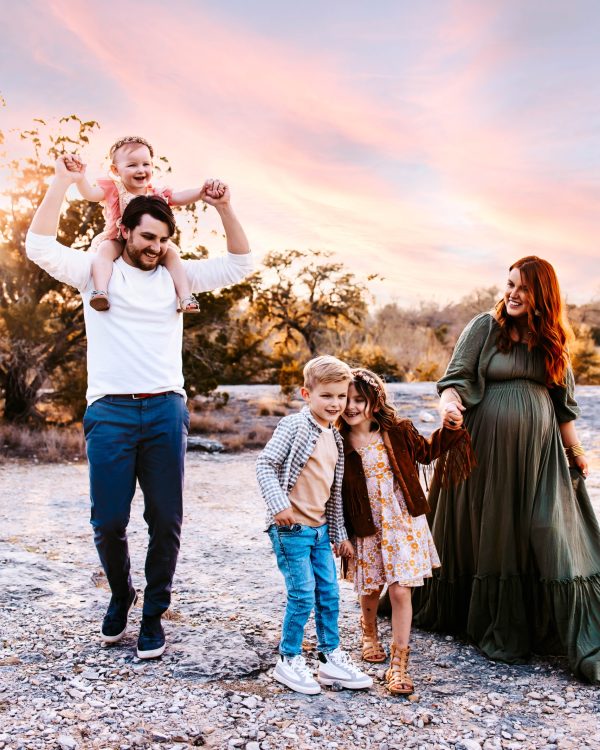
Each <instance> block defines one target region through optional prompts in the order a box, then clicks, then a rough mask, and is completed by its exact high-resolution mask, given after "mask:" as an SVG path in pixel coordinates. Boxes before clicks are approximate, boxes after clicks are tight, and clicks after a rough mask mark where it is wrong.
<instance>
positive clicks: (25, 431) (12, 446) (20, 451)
mask: <svg viewBox="0 0 600 750" xmlns="http://www.w3.org/2000/svg"><path fill="white" fill-rule="evenodd" d="M0 446H2V450H0V460H2V458H33V459H37V460H38V461H47V462H48V463H58V462H60V461H75V460H80V459H83V458H85V439H84V437H83V430H82V429H81V427H80V426H69V427H40V428H32V427H26V426H21V425H13V424H0Z"/></svg>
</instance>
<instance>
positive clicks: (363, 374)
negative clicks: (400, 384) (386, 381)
mask: <svg viewBox="0 0 600 750" xmlns="http://www.w3.org/2000/svg"><path fill="white" fill-rule="evenodd" d="M352 375H353V376H354V377H355V378H358V379H359V380H362V381H363V383H366V384H367V385H370V386H371V387H372V388H374V389H375V393H376V394H377V399H378V400H379V401H380V400H383V397H384V393H383V389H382V388H381V385H380V384H379V383H378V382H377V381H376V380H375V378H374V377H373V376H372V375H371V373H370V372H368V370H363V369H361V368H357V369H355V370H352Z"/></svg>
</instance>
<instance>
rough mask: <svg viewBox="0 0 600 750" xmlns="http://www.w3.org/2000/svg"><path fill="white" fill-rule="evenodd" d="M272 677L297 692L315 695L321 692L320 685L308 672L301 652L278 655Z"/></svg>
mask: <svg viewBox="0 0 600 750" xmlns="http://www.w3.org/2000/svg"><path fill="white" fill-rule="evenodd" d="M273 677H274V678H275V679H276V680H277V681H278V682H281V683H283V684H284V685H287V687H289V688H291V689H292V690H295V691H296V692H297V693H304V694H305V695H316V694H317V693H320V692H321V686H320V685H319V683H318V682H317V681H316V680H315V678H314V677H313V676H312V674H311V673H310V670H309V668H308V667H307V666H306V662H305V660H304V657H303V656H302V654H298V656H291V657H290V656H280V657H279V661H278V662H277V664H276V665H275V669H274V670H273Z"/></svg>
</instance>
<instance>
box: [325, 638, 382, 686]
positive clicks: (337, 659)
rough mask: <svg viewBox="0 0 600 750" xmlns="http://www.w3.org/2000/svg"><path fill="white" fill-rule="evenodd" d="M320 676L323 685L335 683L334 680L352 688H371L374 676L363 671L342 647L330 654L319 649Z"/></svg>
mask: <svg viewBox="0 0 600 750" xmlns="http://www.w3.org/2000/svg"><path fill="white" fill-rule="evenodd" d="M318 677H319V682H320V683H321V685H333V683H334V682H339V683H340V685H342V687H345V688H351V689H352V690H359V689H361V688H370V687H371V685H372V684H373V678H372V677H369V675H368V674H365V673H364V672H361V671H360V669H358V667H357V666H355V665H354V664H353V663H352V661H351V660H350V657H349V656H348V654H347V653H346V652H345V651H342V649H341V648H336V649H335V651H331V653H329V654H324V653H322V652H321V651H319V675H318Z"/></svg>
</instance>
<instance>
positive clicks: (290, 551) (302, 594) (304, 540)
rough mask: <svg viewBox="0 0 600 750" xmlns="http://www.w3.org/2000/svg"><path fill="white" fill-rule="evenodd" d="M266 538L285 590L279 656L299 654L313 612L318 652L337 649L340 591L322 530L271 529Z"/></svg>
mask: <svg viewBox="0 0 600 750" xmlns="http://www.w3.org/2000/svg"><path fill="white" fill-rule="evenodd" d="M269 536H270V538H271V543H272V545H273V550H274V552H275V556H276V557H277V565H278V567H279V570H280V571H281V572H282V574H283V577H284V579H285V585H286V588H287V605H286V608H285V616H284V618H283V629H282V634H281V643H280V644H279V652H280V653H281V654H282V655H283V656H296V655H297V654H301V653H302V638H303V636H304V627H305V625H306V623H307V622H308V618H309V617H310V613H311V612H312V610H313V608H314V610H315V625H316V630H317V639H318V646H319V651H323V652H324V653H330V652H331V651H333V650H334V649H336V648H337V647H338V646H339V643H340V636H339V631H338V615H339V590H338V582H337V573H336V568H335V560H334V557H333V553H332V551H331V543H330V541H329V534H328V532H327V524H325V525H324V526H316V527H314V526H301V525H300V524H294V526H292V527H290V526H275V525H273V526H270V527H269Z"/></svg>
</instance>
